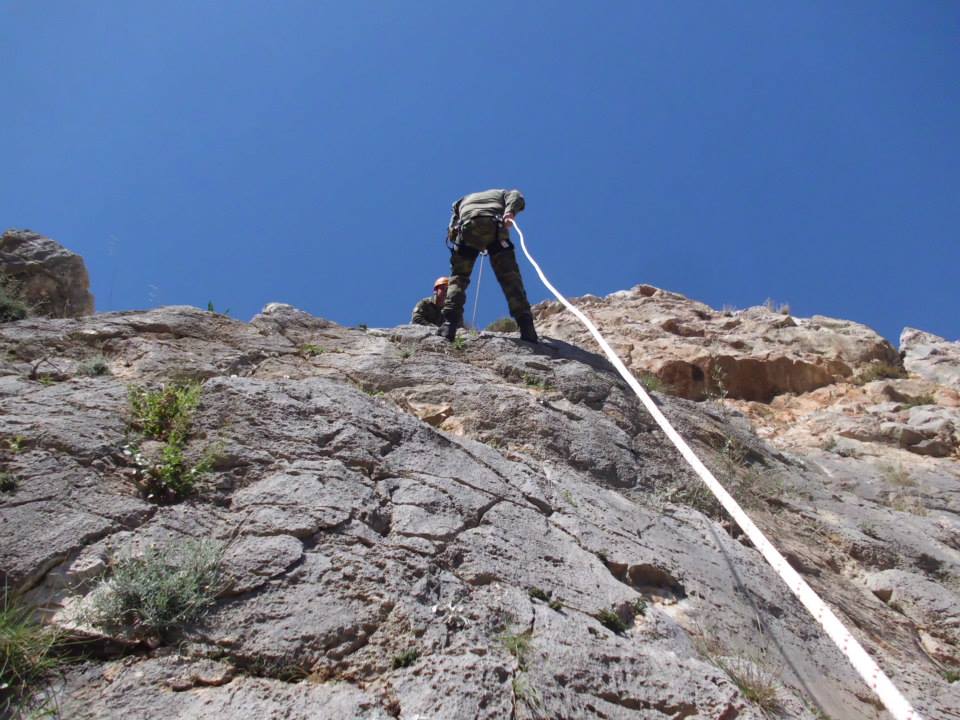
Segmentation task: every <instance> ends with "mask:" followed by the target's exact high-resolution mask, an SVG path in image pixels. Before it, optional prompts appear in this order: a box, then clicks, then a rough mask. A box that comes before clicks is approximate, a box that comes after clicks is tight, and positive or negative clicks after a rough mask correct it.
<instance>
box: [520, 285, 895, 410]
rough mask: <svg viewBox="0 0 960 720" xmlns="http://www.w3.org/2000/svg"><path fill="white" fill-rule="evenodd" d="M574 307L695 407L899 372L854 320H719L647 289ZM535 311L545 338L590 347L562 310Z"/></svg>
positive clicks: (752, 313) (775, 313) (723, 313)
mask: <svg viewBox="0 0 960 720" xmlns="http://www.w3.org/2000/svg"><path fill="white" fill-rule="evenodd" d="M573 302H574V303H575V304H577V306H578V307H580V308H581V309H583V310H584V312H586V313H587V314H588V315H589V316H590V318H591V319H592V320H593V322H594V323H595V324H596V325H597V327H598V328H599V329H600V331H601V332H602V333H604V335H605V336H607V338H608V340H611V339H613V340H614V341H615V342H614V345H613V347H614V349H615V350H616V351H617V353H618V354H619V355H620V356H621V357H622V358H623V361H624V362H625V363H626V364H627V366H628V367H630V368H631V369H632V370H633V371H634V372H635V373H638V374H643V373H648V374H651V375H655V376H656V377H657V378H659V380H660V381H661V382H662V383H663V384H665V385H666V386H668V387H669V388H670V392H672V393H674V394H676V395H679V396H681V397H686V398H690V399H693V400H702V399H704V398H706V397H707V396H708V395H710V394H711V393H716V392H719V391H722V392H723V393H725V394H726V396H727V397H730V398H734V399H743V400H755V401H759V402H769V401H770V400H771V399H772V398H773V397H774V396H776V395H781V394H783V393H804V392H810V391H811V390H816V389H817V388H820V387H824V386H825V385H830V384H832V383H835V382H839V381H841V380H849V379H852V378H853V376H854V375H855V374H856V372H857V371H858V370H859V369H863V368H865V366H867V365H869V364H870V363H878V364H883V365H890V366H899V365H900V357H899V354H898V353H897V351H896V350H895V349H894V348H893V346H891V345H890V343H888V342H887V341H886V340H884V339H883V338H882V337H881V336H880V335H878V334H877V333H876V332H874V331H873V330H871V329H870V328H868V327H867V326H865V325H860V324H858V323H854V322H850V321H848V320H837V319H834V318H827V317H821V316H819V315H818V316H814V317H812V318H795V317H792V316H790V315H789V314H785V313H784V312H782V311H779V310H775V309H774V308H772V307H766V306H759V307H753V308H748V309H746V310H736V311H734V310H714V309H713V308H711V307H710V306H708V305H705V304H703V303H700V302H696V301H694V300H689V299H687V298H686V297H684V296H683V295H679V294H677V293H671V292H668V291H666V290H661V289H659V288H655V287H653V286H651V285H637V286H636V287H634V288H632V289H630V290H622V291H620V292H615V293H612V294H610V295H607V296H606V297H603V298H600V297H596V296H594V295H587V296H584V297H581V298H574V299H573ZM533 311H534V317H535V319H536V321H537V327H538V328H540V329H541V330H542V331H543V332H544V333H545V334H547V335H549V336H552V337H558V338H561V339H563V340H566V341H567V342H572V343H575V344H578V345H581V346H584V347H589V346H590V345H591V344H592V342H593V340H592V338H591V337H590V335H589V333H588V332H587V330H586V329H585V328H584V327H583V326H582V325H581V324H580V323H579V322H578V321H577V319H576V318H574V317H573V316H572V315H570V314H569V313H567V312H565V311H564V309H563V306H562V305H560V303H557V302H554V301H549V302H543V303H539V304H538V305H536V306H534V308H533ZM718 375H720V376H721V377H722V383H723V388H720V387H718V382H717V376H718Z"/></svg>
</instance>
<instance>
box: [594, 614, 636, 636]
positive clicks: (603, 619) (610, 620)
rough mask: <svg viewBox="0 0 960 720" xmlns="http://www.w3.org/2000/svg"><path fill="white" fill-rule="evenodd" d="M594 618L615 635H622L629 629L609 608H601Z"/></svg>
mask: <svg viewBox="0 0 960 720" xmlns="http://www.w3.org/2000/svg"><path fill="white" fill-rule="evenodd" d="M594 617H595V618H596V619H597V620H599V621H600V624H601V625H603V626H604V627H605V628H607V630H610V631H612V632H613V633H615V634H617V635H623V633H625V632H626V631H627V630H628V629H629V626H628V625H627V624H626V623H625V622H624V621H623V618H621V617H620V616H619V615H618V614H617V613H615V612H614V611H613V610H610V609H609V608H603V609H602V610H600V611H598V612H597V614H596V615H594Z"/></svg>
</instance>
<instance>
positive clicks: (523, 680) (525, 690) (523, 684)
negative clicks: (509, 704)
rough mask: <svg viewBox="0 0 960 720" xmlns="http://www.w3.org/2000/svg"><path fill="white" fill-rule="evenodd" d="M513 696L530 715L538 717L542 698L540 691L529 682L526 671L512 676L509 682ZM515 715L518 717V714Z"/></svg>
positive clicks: (541, 707) (541, 708)
mask: <svg viewBox="0 0 960 720" xmlns="http://www.w3.org/2000/svg"><path fill="white" fill-rule="evenodd" d="M511 686H512V687H513V697H514V699H515V700H516V702H517V703H518V704H520V705H522V706H523V707H524V708H526V710H527V713H528V714H529V716H530V717H532V718H536V717H540V715H541V711H542V710H543V698H542V697H541V695H540V692H539V691H538V690H537V689H536V688H535V687H533V686H532V685H531V684H530V679H529V677H528V676H527V674H526V673H523V672H520V673H517V674H516V675H514V676H513V681H512V682H511ZM517 717H520V715H519V714H518V715H517Z"/></svg>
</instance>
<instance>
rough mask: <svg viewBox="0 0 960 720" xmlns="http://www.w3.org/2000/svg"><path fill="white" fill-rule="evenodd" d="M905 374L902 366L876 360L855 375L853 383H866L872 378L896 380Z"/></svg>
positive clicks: (871, 380)
mask: <svg viewBox="0 0 960 720" xmlns="http://www.w3.org/2000/svg"><path fill="white" fill-rule="evenodd" d="M906 376H907V371H906V370H904V369H903V368H902V367H897V366H896V365H891V364H890V363H885V362H880V361H877V362H873V363H870V365H868V366H867V368H866V369H865V370H863V371H862V372H861V373H860V374H859V375H857V377H856V378H855V379H854V381H853V383H854V384H855V385H866V384H867V383H869V382H873V381H874V380H886V379H890V380H896V379H898V378H905V377H906Z"/></svg>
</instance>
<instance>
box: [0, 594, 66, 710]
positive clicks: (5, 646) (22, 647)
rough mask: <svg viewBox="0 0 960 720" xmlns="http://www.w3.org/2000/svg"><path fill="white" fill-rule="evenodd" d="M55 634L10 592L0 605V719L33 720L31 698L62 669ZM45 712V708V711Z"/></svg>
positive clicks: (57, 637) (4, 595)
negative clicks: (47, 679)
mask: <svg viewBox="0 0 960 720" xmlns="http://www.w3.org/2000/svg"><path fill="white" fill-rule="evenodd" d="M59 639H60V638H59V635H58V634H57V632H56V631H55V630H52V629H51V628H47V627H44V626H42V625H40V624H39V623H38V622H36V621H35V620H34V619H33V617H32V613H31V612H30V609H29V608H27V607H25V606H23V605H21V604H20V603H19V602H17V601H16V600H15V599H14V598H13V596H11V595H10V593H9V592H8V591H7V590H4V592H3V602H2V604H0V717H4V718H6V717H20V716H21V713H23V714H22V716H23V717H32V716H33V715H32V714H31V712H30V711H32V710H34V709H36V708H35V707H32V705H33V703H31V698H32V697H33V695H34V694H35V693H36V691H37V687H38V685H40V684H41V683H42V682H43V680H44V678H45V677H46V676H47V675H48V674H49V673H50V672H51V671H53V670H54V669H56V668H57V667H58V666H59V665H60V660H59V659H58V658H57V657H56V655H55V652H54V651H55V649H56V646H57V644H58V642H59ZM41 709H42V708H41Z"/></svg>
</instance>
